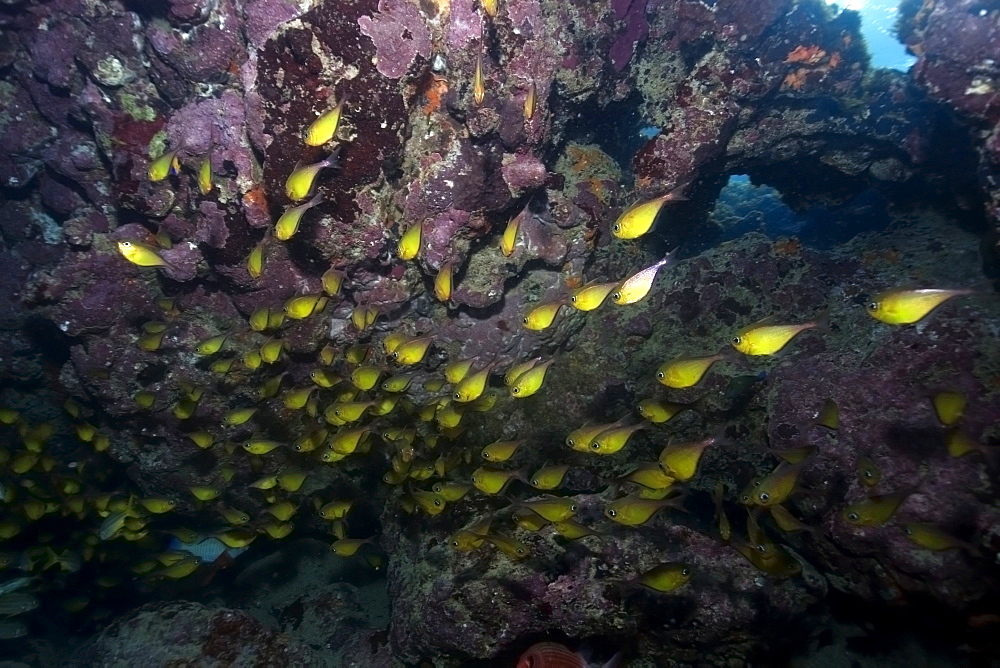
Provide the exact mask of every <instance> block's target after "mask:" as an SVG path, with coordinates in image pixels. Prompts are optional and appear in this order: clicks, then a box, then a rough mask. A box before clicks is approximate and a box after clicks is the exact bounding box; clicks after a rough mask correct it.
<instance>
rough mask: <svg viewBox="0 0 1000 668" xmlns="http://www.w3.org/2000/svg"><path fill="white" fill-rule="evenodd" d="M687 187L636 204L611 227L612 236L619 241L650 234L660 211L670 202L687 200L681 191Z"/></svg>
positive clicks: (625, 211)
mask: <svg viewBox="0 0 1000 668" xmlns="http://www.w3.org/2000/svg"><path fill="white" fill-rule="evenodd" d="M685 187H687V184H685V185H683V186H681V187H680V188H675V189H674V190H672V191H670V192H668V193H667V194H666V195H661V196H660V197H657V198H655V199H651V200H648V201H645V202H636V203H635V204H633V205H632V206H630V207H629V208H627V209H625V210H624V211H623V212H622V214H621V215H620V216H618V220H616V221H615V224H614V225H612V226H611V234H613V235H615V236H616V237H618V238H619V239H636V238H638V237H641V236H642V235H644V234H645V233H646V232H649V230H650V229H652V227H653V223H654V222H655V221H656V217H657V215H659V213H660V210H662V209H663V205H664V204H666V203H667V202H670V201H675V200H680V199H685V198H684V197H683V196H681V195H680V191H681V190H682V189H683V188H685Z"/></svg>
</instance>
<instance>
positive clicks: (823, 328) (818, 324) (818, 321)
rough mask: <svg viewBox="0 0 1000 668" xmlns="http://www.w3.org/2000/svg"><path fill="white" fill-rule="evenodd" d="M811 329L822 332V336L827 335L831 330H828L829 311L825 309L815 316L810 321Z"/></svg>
mask: <svg viewBox="0 0 1000 668" xmlns="http://www.w3.org/2000/svg"><path fill="white" fill-rule="evenodd" d="M810 322H811V324H812V329H815V330H816V331H819V332H823V333H824V334H829V333H831V332H832V331H833V330H831V329H830V309H829V308H825V309H823V310H822V311H820V312H819V313H818V314H816V317H814V318H813V319H812V320H811V321H810Z"/></svg>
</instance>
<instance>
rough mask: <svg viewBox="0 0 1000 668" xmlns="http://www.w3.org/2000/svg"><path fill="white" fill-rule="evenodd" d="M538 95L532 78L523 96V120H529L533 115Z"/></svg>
mask: <svg viewBox="0 0 1000 668" xmlns="http://www.w3.org/2000/svg"><path fill="white" fill-rule="evenodd" d="M537 97H538V91H537V89H536V88H535V81H534V79H532V81H531V85H530V86H528V92H527V94H526V95H525V96H524V120H526V121H530V120H531V117H532V116H534V115H535V102H536V100H537Z"/></svg>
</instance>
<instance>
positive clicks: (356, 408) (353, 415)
mask: <svg viewBox="0 0 1000 668" xmlns="http://www.w3.org/2000/svg"><path fill="white" fill-rule="evenodd" d="M374 405H375V402H373V401H341V402H337V403H333V404H330V405H329V406H328V407H327V409H326V411H325V413H324V416H325V417H326V419H327V422H331V423H332V422H334V421H333V420H331V419H330V416H333V417H335V418H337V419H339V420H343V421H344V423H348V422H357V421H358V420H360V419H361V416H362V415H363V414H364V412H365V411H366V410H368V409H369V408H371V407H372V406H374Z"/></svg>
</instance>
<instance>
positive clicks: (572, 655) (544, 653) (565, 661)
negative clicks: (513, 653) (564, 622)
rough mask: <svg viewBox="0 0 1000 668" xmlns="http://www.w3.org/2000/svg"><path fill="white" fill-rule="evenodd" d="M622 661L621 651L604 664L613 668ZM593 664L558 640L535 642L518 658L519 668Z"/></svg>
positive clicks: (584, 667)
mask: <svg viewBox="0 0 1000 668" xmlns="http://www.w3.org/2000/svg"><path fill="white" fill-rule="evenodd" d="M620 661H621V652H619V653H618V654H615V655H614V656H613V657H611V659H610V660H609V661H608V662H607V663H605V664H603V665H604V668H613V667H614V666H617V665H618V664H619V662H620ZM591 665H592V664H590V663H588V662H587V660H586V659H585V658H584V657H583V656H582V655H581V654H580V653H579V652H574V651H573V650H571V649H570V648H569V647H566V645H560V644H559V643H557V642H540V643H535V644H534V645H532V646H531V647H529V648H528V649H527V650H526V651H525V652H524V654H522V655H521V658H520V659H518V660H517V668H588V666H591Z"/></svg>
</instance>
